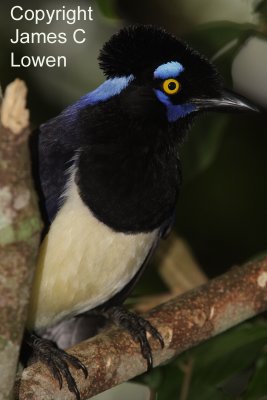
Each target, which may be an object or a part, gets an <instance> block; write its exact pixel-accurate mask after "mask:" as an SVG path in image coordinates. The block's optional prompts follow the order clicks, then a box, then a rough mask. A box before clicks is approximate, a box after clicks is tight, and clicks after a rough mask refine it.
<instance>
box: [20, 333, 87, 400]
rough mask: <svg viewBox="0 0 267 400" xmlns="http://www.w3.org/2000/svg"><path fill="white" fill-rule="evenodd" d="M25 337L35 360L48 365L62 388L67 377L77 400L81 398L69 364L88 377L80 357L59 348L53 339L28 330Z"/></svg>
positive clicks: (69, 386) (70, 389)
mask: <svg viewBox="0 0 267 400" xmlns="http://www.w3.org/2000/svg"><path fill="white" fill-rule="evenodd" d="M24 339H25V342H26V344H27V345H28V346H29V347H30V348H31V349H32V357H33V359H34V361H41V362H42V363H44V364H45V365H46V366H47V367H48V369H49V370H50V371H51V373H52V375H53V376H54V378H55V379H56V380H57V381H58V383H59V387H60V389H61V388H62V384H63V379H65V380H66V382H67V385H68V388H69V391H70V392H72V393H74V394H75V396H76V399H77V400H80V393H79V390H78V388H77V385H76V382H75V380H74V378H73V377H72V375H71V373H70V370H69V367H68V364H70V365H72V366H73V367H74V368H76V369H81V370H82V371H83V373H84V376H85V378H87V376H88V371H87V368H86V367H85V365H84V364H83V363H82V362H81V361H79V359H78V358H76V357H74V356H72V355H70V354H68V353H66V352H65V351H64V350H61V349H59V348H58V347H57V346H56V344H55V343H54V342H52V341H51V340H48V339H44V338H41V337H39V336H37V335H35V334H33V333H30V332H28V331H26V333H25V337H24Z"/></svg>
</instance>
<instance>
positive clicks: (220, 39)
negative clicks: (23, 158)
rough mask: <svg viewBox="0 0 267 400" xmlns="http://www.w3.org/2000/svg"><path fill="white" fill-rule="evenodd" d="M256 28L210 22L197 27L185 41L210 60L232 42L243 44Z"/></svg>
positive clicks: (232, 23) (226, 22) (249, 25)
mask: <svg viewBox="0 0 267 400" xmlns="http://www.w3.org/2000/svg"><path fill="white" fill-rule="evenodd" d="M256 30H257V26H256V25H253V24H238V23H235V22H229V21H223V22H221V21H220V22H210V23H206V24H203V25H198V26H197V27H196V28H195V29H194V30H193V31H192V32H190V33H189V34H188V35H187V36H186V37H185V39H186V40H187V41H188V42H189V43H190V44H192V45H193V47H195V48H196V49H198V50H199V51H200V52H203V53H204V54H206V56H207V57H209V58H212V57H214V55H215V54H216V53H217V52H218V51H220V50H221V49H222V48H223V47H225V46H227V45H228V44H229V43H231V42H233V41H236V40H237V41H238V42H239V43H240V42H243V41H244V40H245V39H247V38H248V37H249V36H250V35H251V34H252V33H253V32H255V31H256Z"/></svg>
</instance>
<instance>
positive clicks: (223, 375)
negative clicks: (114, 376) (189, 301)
mask: <svg viewBox="0 0 267 400" xmlns="http://www.w3.org/2000/svg"><path fill="white" fill-rule="evenodd" d="M266 343H267V323H266V322H263V321H261V320H257V321H254V322H253V323H244V324H242V325H240V326H238V327H236V328H233V329H231V330H229V331H227V332H225V333H223V334H221V335H219V336H217V337H214V338H213V339H210V340H208V341H207V342H205V343H203V344H201V345H199V346H197V347H196V348H194V349H191V350H189V351H187V352H185V353H184V354H182V355H181V356H179V357H178V358H177V359H176V360H174V361H173V362H172V363H170V364H168V365H164V366H162V367H158V368H156V369H154V370H153V371H152V372H151V373H147V374H144V375H142V376H141V377H139V378H138V380H139V381H140V380H141V381H142V382H144V383H145V384H146V385H148V386H150V387H151V388H152V389H154V390H156V392H157V396H158V397H157V400H170V399H179V398H180V397H181V393H182V392H183V396H184V397H183V398H185V399H186V400H210V399H216V400H237V399H241V398H240V397H239V396H240V395H242V396H243V395H244V392H245V391H246V390H247V392H245V397H242V399H244V400H254V399H255V400H259V397H260V396H263V395H264V394H266V393H267V384H266V382H267V379H266V370H267V355H266V354H265V353H264V352H263V347H264V345H265V344H266ZM190 365H191V367H189V369H188V366H190ZM189 370H190V371H191V373H189V374H188V372H187V373H186V371H189ZM255 371H256V372H255ZM253 374H254V375H253ZM264 374H265V375H264ZM252 375H253V378H252V380H251V376H252ZM185 392H187V394H186V395H185Z"/></svg>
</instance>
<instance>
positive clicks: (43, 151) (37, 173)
mask: <svg viewBox="0 0 267 400" xmlns="http://www.w3.org/2000/svg"><path fill="white" fill-rule="evenodd" d="M79 112H80V110H79V108H78V107H77V106H76V105H73V106H70V107H68V108H67V109H66V110H65V111H63V112H62V113H61V114H60V115H59V116H57V117H56V118H53V119H51V120H49V121H48V122H47V123H45V124H43V125H41V126H40V128H39V129H38V130H36V131H35V132H34V133H33V135H32V137H31V143H30V147H31V154H32V170H33V176H34V181H35V184H36V189H37V192H38V194H39V199H40V208H41V212H42V215H43V218H44V221H45V223H46V224H47V225H49V224H50V223H51V222H52V220H53V219H54V217H55V215H56V213H57V211H58V209H59V208H60V202H61V195H62V194H63V192H64V189H65V186H66V183H67V180H68V173H67V172H68V170H69V168H70V167H71V166H72V165H73V164H74V159H75V155H76V153H77V151H78V149H79V148H80V146H81V143H80V134H79V132H80V130H79V123H80V121H79Z"/></svg>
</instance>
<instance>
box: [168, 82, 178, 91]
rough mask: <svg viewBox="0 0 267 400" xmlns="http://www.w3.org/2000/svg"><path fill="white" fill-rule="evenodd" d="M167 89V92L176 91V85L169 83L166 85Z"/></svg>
mask: <svg viewBox="0 0 267 400" xmlns="http://www.w3.org/2000/svg"><path fill="white" fill-rule="evenodd" d="M168 88H169V90H175V89H176V83H175V82H170V83H169V84H168Z"/></svg>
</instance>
